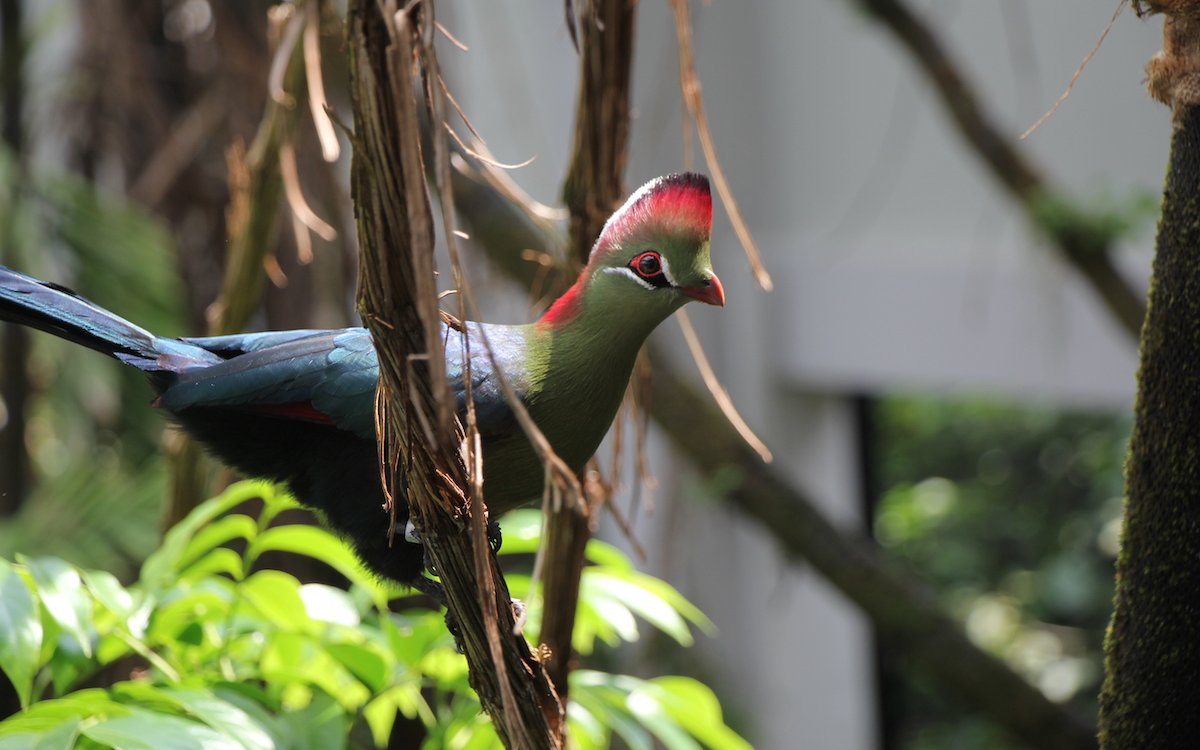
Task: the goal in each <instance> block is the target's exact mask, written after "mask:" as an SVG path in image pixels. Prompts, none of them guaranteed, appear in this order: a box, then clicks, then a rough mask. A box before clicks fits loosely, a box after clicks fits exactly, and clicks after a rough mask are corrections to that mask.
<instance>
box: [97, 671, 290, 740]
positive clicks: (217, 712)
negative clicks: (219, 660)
mask: <svg viewBox="0 0 1200 750" xmlns="http://www.w3.org/2000/svg"><path fill="white" fill-rule="evenodd" d="M119 690H120V692H121V693H123V694H125V695H129V696H130V697H133V698H136V699H138V700H140V701H143V702H151V701H165V702H167V703H170V704H173V705H175V706H178V707H179V708H181V709H183V710H184V711H186V712H187V713H189V714H191V715H192V716H194V717H195V718H197V719H199V720H200V721H203V722H204V723H205V724H207V725H208V726H210V727H212V728H213V729H215V730H217V731H218V732H220V733H222V734H224V735H226V736H227V737H229V738H231V739H234V740H236V741H237V742H238V743H239V744H240V745H241V746H242V748H243V749H244V750H273V748H274V747H275V741H274V740H273V739H272V738H271V735H270V734H269V733H268V732H267V731H266V730H265V729H264V728H263V727H262V725H261V724H259V723H258V722H257V721H255V720H254V719H253V718H252V717H251V716H250V715H249V714H247V713H246V712H245V711H243V710H242V709H241V708H240V707H238V706H236V705H234V704H232V703H230V702H228V701H226V700H223V699H222V698H220V697H218V696H217V695H215V694H214V693H213V692H212V691H210V690H194V689H184V688H172V687H163V688H159V687H155V686H153V685H149V684H147V683H125V684H123V685H121V686H119Z"/></svg>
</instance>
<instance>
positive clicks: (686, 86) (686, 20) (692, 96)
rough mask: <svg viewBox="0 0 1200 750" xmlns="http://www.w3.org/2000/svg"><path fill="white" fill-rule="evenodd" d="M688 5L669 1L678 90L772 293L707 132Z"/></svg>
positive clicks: (759, 276)
mask: <svg viewBox="0 0 1200 750" xmlns="http://www.w3.org/2000/svg"><path fill="white" fill-rule="evenodd" d="M687 2H688V0H670V3H671V11H672V12H673V13H674V14H675V40H676V43H677V44H678V45H679V88H680V90H681V91H682V92H683V103H684V106H686V107H687V110H688V113H689V114H691V116H692V120H693V122H695V123H696V132H697V133H698V134H699V136H700V148H701V149H702V150H703V151H704V161H705V163H706V164H708V170H709V172H710V173H711V174H712V180H713V185H715V186H716V188H717V194H718V195H719V196H720V197H721V203H722V205H724V206H725V210H726V212H728V214H729V221H730V222H731V223H732V224H733V231H734V232H735V233H736V234H737V236H738V240H739V241H741V243H742V247H743V248H744V249H745V251H746V258H747V260H749V261H750V269H751V270H752V271H753V272H754V278H755V280H757V281H758V285H759V286H761V287H762V288H763V289H765V290H767V291H770V290H771V288H772V286H774V284H773V282H772V281H771V274H769V273H767V268H766V266H764V265H763V262H762V254H761V253H760V252H759V251H758V245H757V244H756V243H755V242H754V237H753V236H751V234H750V227H748V226H746V222H745V220H744V219H742V212H741V211H740V210H739V209H738V206H737V201H736V200H734V198H733V189H732V188H730V187H729V180H728V179H726V178H725V170H724V169H722V168H721V162H720V161H719V160H718V159H717V147H716V143H715V142H714V141H713V137H712V131H711V130H709V128H708V116H707V115H706V114H704V99H703V97H701V95H700V77H699V76H698V75H696V56H695V53H694V52H693V50H692V21H691V15H690V13H689V12H688V5H687Z"/></svg>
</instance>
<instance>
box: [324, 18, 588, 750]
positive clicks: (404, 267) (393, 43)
mask: <svg viewBox="0 0 1200 750" xmlns="http://www.w3.org/2000/svg"><path fill="white" fill-rule="evenodd" d="M432 29H433V26H432V3H431V2H425V3H422V4H420V5H418V6H416V8H415V10H412V11H409V10H406V11H399V10H398V8H397V6H396V3H395V2H376V0H355V1H354V2H352V3H351V5H350V12H349V36H348V44H349V46H350V56H351V92H352V98H353V105H354V114H355V144H354V159H353V164H352V168H351V181H352V186H353V192H354V200H355V206H356V218H357V223H358V233H359V240H360V252H361V256H360V258H361V264H360V285H361V286H360V290H359V307H360V310H361V312H362V314H363V318H364V320H365V321H366V323H367V326H368V328H370V330H371V333H372V336H373V338H374V340H375V345H376V349H377V351H378V353H379V364H380V383H379V398H378V403H379V416H380V419H379V422H378V436H379V441H380V447H381V458H382V459H383V466H382V467H381V468H382V470H383V472H384V474H385V476H386V481H385V485H384V486H385V488H386V489H387V491H388V494H389V497H391V498H396V495H397V493H399V492H401V491H404V492H406V495H407V497H406V499H407V502H408V508H409V512H410V514H411V517H412V519H413V521H414V523H415V524H416V525H417V527H418V528H419V529H420V530H421V533H422V537H423V539H424V543H425V546H426V549H427V552H428V554H429V556H430V557H431V558H432V559H433V561H434V564H435V565H436V566H437V569H438V571H439V573H440V575H441V579H442V584H443V586H444V587H445V592H446V597H447V600H448V605H449V610H450V615H451V616H452V618H453V619H454V621H455V623H456V624H457V626H458V628H459V634H460V637H461V642H462V645H463V649H464V652H465V654H466V657H467V663H468V666H469V668H470V676H471V684H472V686H473V687H474V688H475V690H476V692H477V693H478V694H479V697H480V701H481V703H482V704H483V706H484V709H485V710H486V711H487V712H488V713H489V714H490V715H491V717H492V719H493V723H494V726H495V728H496V732H497V734H498V735H499V736H500V738H501V739H502V741H503V742H504V743H505V744H506V745H507V746H508V747H516V748H561V747H562V742H563V739H562V738H563V731H564V723H565V722H564V716H563V709H562V706H561V704H560V703H559V701H558V699H557V697H556V695H555V694H554V690H553V688H552V687H551V684H550V682H549V680H548V679H547V678H546V676H545V674H544V672H543V671H542V668H541V665H540V664H539V663H538V662H537V661H536V660H535V659H534V657H533V656H532V654H531V653H530V650H529V647H528V644H527V643H526V642H525V640H524V639H523V638H522V637H520V636H519V635H515V634H514V632H513V631H514V618H513V611H512V602H511V600H510V598H509V596H508V591H507V587H506V586H505V583H504V579H503V577H502V576H501V575H500V571H499V568H498V566H497V565H496V561H495V558H494V556H492V555H490V554H489V553H488V551H487V541H486V534H485V533H484V532H483V528H484V526H483V524H484V522H485V521H484V519H485V513H486V509H485V508H484V507H483V505H482V502H481V501H482V498H481V497H480V496H479V491H480V489H481V488H480V484H479V481H478V479H474V480H473V479H472V476H474V477H476V478H477V477H478V476H479V472H478V469H479V466H478V462H477V457H478V455H479V454H478V443H477V439H476V438H477V435H476V434H475V433H474V431H473V430H472V431H470V432H468V431H466V430H464V429H463V426H462V425H461V424H460V423H459V422H458V420H457V418H456V417H455V415H454V409H453V399H452V397H451V395H450V392H449V389H448V387H447V385H446V374H445V359H444V351H443V347H442V342H441V334H440V328H441V320H442V317H441V314H440V312H439V310H438V306H437V304H438V300H437V297H438V295H437V290H436V286H435V282H434V275H433V271H434V269H433V239H434V228H433V220H432V217H431V213H430V207H429V199H428V195H427V194H426V188H425V179H424V174H423V167H422V165H423V156H422V152H421V145H420V132H419V124H418V118H417V97H416V93H415V91H414V84H413V70H414V66H415V67H416V69H418V70H420V71H421V72H422V73H423V75H424V76H425V79H426V81H429V80H433V79H435V78H436V65H437V63H436V58H435V57H434V56H432V54H431V50H430V46H429V43H430V39H431V37H432ZM428 91H429V89H428V86H427V93H428ZM434 100H436V97H433V98H432V99H431V104H432V106H433V107H434V110H435V111H434V112H431V113H429V114H430V118H431V120H432V121H436V120H434V118H435V117H436V116H438V115H440V112H439V111H438V109H439V107H438V105H437V104H436V103H433V101H434ZM446 221H447V225H446V226H447V227H448V228H450V229H452V224H451V223H449V222H450V220H449V219H447V220H446ZM449 234H450V235H451V236H453V232H452V231H450V232H449ZM467 380H468V381H469V378H467ZM469 402H470V399H468V403H469ZM468 421H470V416H468ZM469 469H470V470H469ZM402 488H403V489H402ZM397 500H398V498H397ZM394 512H395V506H394V504H393V513H394Z"/></svg>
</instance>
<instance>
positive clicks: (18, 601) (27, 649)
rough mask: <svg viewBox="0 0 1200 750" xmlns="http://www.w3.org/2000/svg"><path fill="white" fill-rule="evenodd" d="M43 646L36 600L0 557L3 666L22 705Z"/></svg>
mask: <svg viewBox="0 0 1200 750" xmlns="http://www.w3.org/2000/svg"><path fill="white" fill-rule="evenodd" d="M41 648H42V622H41V618H40V617H39V615H38V605H37V600H35V599H34V598H33V594H32V593H31V592H30V591H29V587H28V586H26V585H25V581H24V579H22V578H21V576H20V574H18V573H17V570H16V568H14V567H13V565H12V563H10V562H8V561H7V560H0V669H3V670H4V674H6V675H8V679H9V682H11V683H12V685H13V688H14V689H15V690H16V692H17V699H18V700H19V701H20V703H21V705H22V706H28V705H29V698H30V692H31V691H32V690H33V674H34V671H35V670H36V669H37V666H38V665H37V658H38V654H39V653H40V652H41Z"/></svg>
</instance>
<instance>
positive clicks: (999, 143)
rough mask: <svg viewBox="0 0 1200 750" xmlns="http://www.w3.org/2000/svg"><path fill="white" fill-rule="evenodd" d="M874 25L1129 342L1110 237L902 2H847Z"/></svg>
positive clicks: (1132, 323) (1137, 310)
mask: <svg viewBox="0 0 1200 750" xmlns="http://www.w3.org/2000/svg"><path fill="white" fill-rule="evenodd" d="M853 2H854V3H855V4H856V5H857V6H858V7H859V8H861V9H863V10H864V11H866V12H867V13H868V14H869V15H870V16H872V17H873V18H876V19H877V20H879V21H881V22H882V23H883V24H884V26H885V27H886V28H887V29H888V31H890V32H892V34H893V35H894V36H895V37H896V39H897V41H899V42H900V43H901V44H902V45H904V47H905V49H907V50H908V52H909V54H910V55H911V56H912V58H913V60H915V61H916V63H917V65H918V66H919V67H920V68H921V70H922V71H923V72H924V73H925V75H926V76H928V77H929V82H930V83H931V84H932V85H933V87H934V90H935V91H936V92H937V94H938V96H939V97H940V98H941V100H942V104H943V105H944V106H945V107H946V114H947V115H948V116H949V117H950V119H951V121H952V122H953V123H954V125H955V126H956V127H957V128H958V132H959V134H960V135H961V136H962V137H963V139H964V140H965V141H966V142H967V143H968V145H970V146H971V147H972V148H973V149H974V150H975V152H976V154H977V155H978V156H979V158H980V159H982V160H983V162H984V163H985V164H986V165H987V166H988V168H989V169H990V170H991V171H992V175H993V176H994V177H995V178H996V180H997V181H998V182H999V183H1000V184H1001V185H1002V186H1003V187H1004V188H1005V189H1006V190H1008V192H1009V193H1010V194H1011V195H1012V197H1013V198H1014V199H1015V200H1016V201H1017V203H1018V204H1019V205H1020V206H1021V208H1022V209H1023V210H1024V211H1025V215H1026V218H1027V219H1028V220H1029V222H1030V223H1031V224H1032V225H1034V226H1035V227H1037V228H1038V229H1040V230H1041V231H1042V232H1044V233H1045V234H1046V236H1047V237H1049V238H1050V240H1051V241H1052V242H1053V243H1054V244H1055V245H1056V246H1057V249H1058V252H1059V254H1060V255H1061V256H1062V258H1063V259H1064V260H1066V261H1067V263H1069V264H1070V265H1071V266H1073V267H1074V268H1075V270H1077V271H1079V273H1081V274H1083V276H1084V278H1086V279H1087V280H1088V282H1089V283H1090V284H1091V286H1092V289H1093V290H1094V291H1095V292H1096V294H1097V295H1098V296H1099V297H1100V299H1101V300H1102V301H1103V302H1104V304H1105V305H1106V306H1107V307H1108V311H1109V313H1110V314H1111V315H1112V316H1113V318H1114V319H1115V320H1116V322H1117V323H1118V324H1120V326H1121V327H1122V328H1124V329H1125V331H1126V332H1127V333H1129V334H1130V335H1131V336H1133V337H1134V338H1135V339H1136V338H1137V336H1138V332H1139V331H1140V330H1141V327H1142V319H1143V318H1144V317H1145V314H1146V305H1145V301H1144V299H1143V296H1142V295H1141V294H1140V293H1139V292H1138V291H1137V290H1135V289H1134V287H1133V286H1132V285H1131V284H1130V283H1129V282H1128V281H1126V280H1125V279H1124V278H1123V277H1122V276H1121V274H1120V273H1119V272H1118V271H1117V268H1116V267H1115V266H1114V265H1113V262H1112V250H1113V247H1112V236H1111V233H1110V232H1109V231H1106V230H1105V229H1104V228H1103V227H1102V225H1101V223H1100V222H1098V221H1097V220H1096V219H1095V218H1093V217H1091V216H1089V215H1088V213H1087V212H1086V211H1085V210H1084V209H1082V208H1081V207H1079V206H1078V205H1075V204H1073V203H1071V202H1070V201H1069V200H1068V199H1067V198H1066V197H1065V194H1064V193H1063V192H1062V191H1061V190H1060V189H1059V188H1057V187H1056V186H1054V185H1052V184H1051V183H1050V182H1049V181H1048V180H1047V179H1046V178H1045V177H1044V176H1042V174H1041V173H1039V172H1038V170H1037V168H1036V167H1034V166H1033V164H1031V163H1030V162H1029V161H1028V160H1027V159H1026V158H1025V156H1024V155H1023V154H1022V153H1021V152H1020V151H1018V150H1017V148H1016V146H1015V144H1014V142H1013V139H1011V138H1009V137H1007V136H1005V135H1004V134H1003V133H1001V132H1000V130H999V128H997V127H996V125H995V124H994V122H993V120H992V119H991V118H990V117H989V116H988V115H987V113H986V112H985V111H984V107H983V104H982V103H981V102H980V101H979V98H978V97H977V96H976V95H975V92H974V90H973V89H972V88H971V85H970V84H969V83H968V82H967V80H966V79H965V78H963V76H962V74H961V73H960V72H959V70H960V67H959V66H958V65H957V64H956V63H955V62H954V60H953V59H951V57H950V55H949V53H948V52H947V51H946V49H945V46H944V45H943V44H942V42H941V40H940V39H938V37H937V35H936V34H935V33H934V31H933V29H931V28H930V27H929V26H928V25H927V24H926V23H925V22H924V21H923V20H922V19H921V18H920V17H919V16H918V15H916V14H915V13H913V11H912V10H911V9H910V8H909V7H908V6H907V5H906V4H905V3H904V2H903V1H902V0H853Z"/></svg>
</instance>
